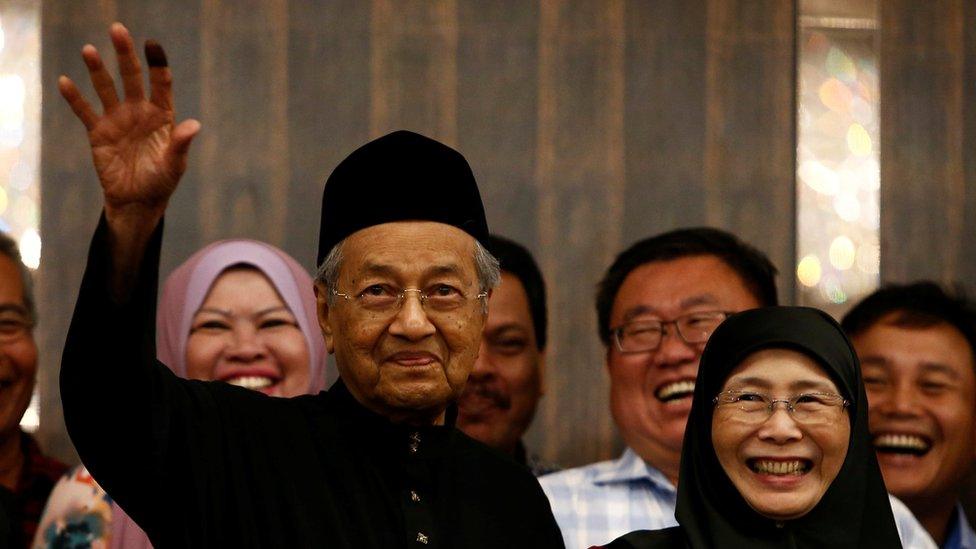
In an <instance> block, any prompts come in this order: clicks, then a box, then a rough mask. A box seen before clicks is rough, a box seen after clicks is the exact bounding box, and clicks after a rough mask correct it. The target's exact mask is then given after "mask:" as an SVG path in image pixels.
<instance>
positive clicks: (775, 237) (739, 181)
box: [704, 0, 796, 302]
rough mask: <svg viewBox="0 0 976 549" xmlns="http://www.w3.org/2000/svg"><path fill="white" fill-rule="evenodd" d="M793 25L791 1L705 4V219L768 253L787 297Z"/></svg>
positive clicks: (791, 235) (791, 253) (790, 283)
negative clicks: (778, 273) (706, 14)
mask: <svg viewBox="0 0 976 549" xmlns="http://www.w3.org/2000/svg"><path fill="white" fill-rule="evenodd" d="M795 31H796V13H795V5H794V3H793V2H782V1H780V0H762V1H756V0H728V1H716V0H712V1H710V2H709V4H708V23H707V32H706V41H707V46H706V47H707V57H706V60H705V71H706V95H705V109H706V116H707V119H706V134H705V149H704V155H705V157H704V168H705V185H706V187H707V188H708V191H707V193H706V197H705V221H706V222H707V224H709V225H713V226H717V227H721V228H724V229H729V230H731V231H733V232H734V233H736V234H737V235H738V236H740V237H741V238H743V239H744V240H745V241H746V242H749V243H751V244H753V245H755V246H757V247H758V248H760V249H761V250H763V251H764V252H766V254H768V255H769V257H770V259H771V260H772V261H773V263H774V264H775V265H777V267H778V268H779V270H780V276H779V278H778V280H777V282H778V284H779V295H780V298H781V299H782V300H783V301H784V302H790V301H792V296H793V291H794V285H795V277H794V276H793V265H794V261H795V254H796V252H795V249H796V237H795V234H796V207H795V198H794V197H795V193H796V190H795V170H796V129H795V128H796V125H795V110H796V108H795V105H796V99H795V98H796V79H795V53H794V35H795Z"/></svg>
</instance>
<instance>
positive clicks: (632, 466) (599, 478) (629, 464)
mask: <svg viewBox="0 0 976 549" xmlns="http://www.w3.org/2000/svg"><path fill="white" fill-rule="evenodd" d="M643 480H646V481H648V482H650V483H651V485H652V486H654V487H655V488H657V489H658V490H661V491H663V492H666V493H674V492H675V488H674V485H673V484H671V481H670V480H668V477H666V476H664V473H662V472H661V471H659V470H657V469H656V468H654V467H652V466H651V465H650V464H649V463H647V462H645V461H644V460H642V459H641V458H640V456H638V455H637V453H636V452H634V451H633V450H631V449H630V448H627V449H626V450H624V453H623V455H622V456H620V458H619V459H617V461H614V462H613V463H612V464H611V465H610V467H608V468H607V469H605V470H603V471H599V472H598V473H597V474H596V475H595V476H594V477H593V483H594V484H614V483H628V482H639V481H643Z"/></svg>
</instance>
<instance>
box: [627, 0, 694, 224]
mask: <svg viewBox="0 0 976 549" xmlns="http://www.w3.org/2000/svg"><path fill="white" fill-rule="evenodd" d="M706 14H707V2H706V0H692V1H684V0H661V1H657V2H628V3H627V16H626V38H627V54H626V60H625V71H626V84H625V85H626V97H625V104H624V112H625V115H624V132H625V138H626V141H627V143H628V147H627V155H626V160H625V161H626V171H627V189H626V195H625V196H626V201H625V204H624V217H623V222H624V234H625V235H626V237H627V238H626V240H628V242H629V241H634V240H639V239H642V238H646V237H649V236H652V235H654V234H658V233H660V232H663V231H666V230H670V229H674V228H677V227H683V226H688V225H698V224H702V223H704V222H705V203H704V201H703V197H704V196H706V191H707V189H708V186H709V185H708V182H706V181H705V173H704V169H703V165H704V157H703V151H704V150H705V123H706V119H705V114H706V113H705V89H706V88H705V32H704V29H705V22H706Z"/></svg>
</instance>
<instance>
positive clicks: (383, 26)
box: [370, 0, 458, 146]
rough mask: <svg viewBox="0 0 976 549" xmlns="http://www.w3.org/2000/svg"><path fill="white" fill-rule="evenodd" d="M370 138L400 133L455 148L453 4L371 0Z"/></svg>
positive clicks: (445, 1) (451, 1) (448, 0)
mask: <svg viewBox="0 0 976 549" xmlns="http://www.w3.org/2000/svg"><path fill="white" fill-rule="evenodd" d="M370 30H371V34H372V43H371V61H370V68H371V78H372V81H371V100H372V107H371V115H370V137H379V136H381V135H384V134H386V133H389V132H391V131H393V130H398V129H405V130H412V131H416V132H418V133H421V134H424V135H427V136H429V137H432V138H434V139H437V140H439V141H442V142H444V143H446V144H448V145H451V146H454V145H456V144H457V36H458V30H457V5H456V3H455V2H454V0H436V1H426V0H406V1H401V2H395V1H393V0H373V2H372V22H371V26H370Z"/></svg>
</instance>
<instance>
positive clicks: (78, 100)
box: [58, 23, 200, 230]
mask: <svg viewBox="0 0 976 549" xmlns="http://www.w3.org/2000/svg"><path fill="white" fill-rule="evenodd" d="M109 35H110V36H111V39H112V45H113V46H114V48H115V54H116V58H117V59H118V65H119V74H120V75H121V77H122V87H123V89H124V91H125V97H124V99H123V100H121V101H120V100H119V97H118V95H117V94H116V90H115V82H114V80H113V78H112V75H111V74H110V73H109V71H108V69H107V68H106V67H105V65H104V63H103V62H102V59H101V57H100V56H99V54H98V50H96V49H95V47H94V46H92V45H91V44H86V45H85V46H84V47H83V48H82V50H81V56H82V58H83V59H84V61H85V65H86V66H87V67H88V74H89V76H90V77H91V81H92V85H93V87H94V88H95V93H96V94H97V95H98V98H99V100H100V101H101V103H102V108H103V111H104V112H103V113H102V114H101V115H99V114H98V113H96V112H95V111H94V110H93V109H92V107H91V105H90V104H89V103H88V102H87V101H86V100H85V98H84V97H83V96H82V95H81V93H80V92H79V91H78V87H77V86H76V85H75V83H74V82H72V80H71V79H70V78H68V77H67V76H61V77H60V78H59V79H58V89H59V91H60V92H61V95H62V96H63V97H64V98H65V100H66V101H67V102H68V105H69V106H70V107H71V110H73V111H74V113H75V115H76V116H78V118H79V119H80V120H81V121H82V123H83V124H84V125H85V128H86V129H87V130H88V140H89V143H90V144H91V151H92V159H93V160H94V163H95V170H96V172H97V173H98V178H99V180H100V182H101V185H102V191H103V193H104V198H105V216H106V219H107V221H108V222H109V224H110V225H120V226H123V227H126V228H127V229H126V230H134V229H136V228H137V227H138V226H144V227H148V229H149V230H151V229H152V228H153V227H155V225H156V223H157V222H158V220H159V219H160V218H161V217H162V215H163V212H164V211H165V209H166V204H167V202H168V201H169V197H170V196H171V195H172V194H173V191H175V190H176V186H177V183H179V180H180V177H181V176H182V175H183V172H184V171H185V170H186V162H187V155H188V152H189V149H190V142H191V141H192V139H193V137H194V136H195V135H196V134H197V132H199V131H200V123H199V122H197V121H196V120H193V119H189V120H184V121H183V122H180V123H179V124H176V125H174V120H175V115H174V111H173V93H172V74H171V72H170V69H169V67H168V66H167V62H166V54H165V52H164V51H163V48H162V47H161V46H160V45H159V44H158V43H156V42H155V41H152V40H147V41H146V46H145V50H146V60H147V62H148V64H149V83H150V88H151V94H150V97H149V98H148V99H147V98H146V96H145V93H144V91H143V79H142V68H141V67H140V64H139V58H138V56H137V55H136V53H135V49H134V47H133V43H132V36H131V35H130V34H129V31H128V30H127V29H126V28H125V27H124V26H123V25H122V24H121V23H113V24H112V26H111V28H110V30H109Z"/></svg>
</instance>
